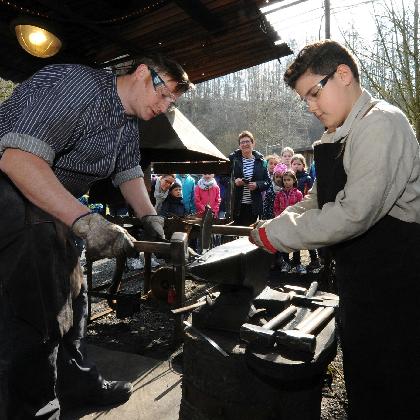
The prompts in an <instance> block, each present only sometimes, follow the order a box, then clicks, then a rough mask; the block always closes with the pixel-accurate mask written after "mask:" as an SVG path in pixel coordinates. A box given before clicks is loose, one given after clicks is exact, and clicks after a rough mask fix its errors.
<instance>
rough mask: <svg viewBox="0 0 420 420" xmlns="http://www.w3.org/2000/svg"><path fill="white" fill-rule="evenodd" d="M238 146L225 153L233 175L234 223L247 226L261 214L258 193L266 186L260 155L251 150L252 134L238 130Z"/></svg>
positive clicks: (267, 179) (268, 184)
mask: <svg viewBox="0 0 420 420" xmlns="http://www.w3.org/2000/svg"><path fill="white" fill-rule="evenodd" d="M238 143H239V149H237V150H235V151H234V152H232V153H231V154H230V155H229V159H230V161H231V162H232V164H233V176H234V178H235V189H234V194H235V196H234V210H233V220H234V224H235V225H242V226H249V225H252V224H253V223H255V221H256V220H257V219H258V217H259V216H260V215H261V214H262V210H263V199H262V196H261V193H262V192H263V191H266V190H267V189H268V187H269V186H270V177H269V176H268V172H267V169H266V168H265V165H264V163H265V161H264V157H263V155H262V154H261V153H259V152H257V151H255V150H254V145H255V141H254V136H253V135H252V133H250V132H249V131H242V132H241V133H240V134H239V136H238Z"/></svg>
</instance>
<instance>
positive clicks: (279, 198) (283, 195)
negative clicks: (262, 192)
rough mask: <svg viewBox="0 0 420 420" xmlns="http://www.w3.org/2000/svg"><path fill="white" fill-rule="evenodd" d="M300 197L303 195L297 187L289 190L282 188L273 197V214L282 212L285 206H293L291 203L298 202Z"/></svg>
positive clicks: (300, 199)
mask: <svg viewBox="0 0 420 420" xmlns="http://www.w3.org/2000/svg"><path fill="white" fill-rule="evenodd" d="M302 199H303V195H302V193H301V192H300V191H299V190H298V189H297V188H292V189H291V190H289V191H286V190H285V189H284V188H282V189H281V190H280V191H279V192H278V193H277V194H276V198H275V199H274V207H273V210H274V216H278V215H280V214H282V213H283V211H284V209H285V208H286V207H289V206H293V204H296V203H299V201H302Z"/></svg>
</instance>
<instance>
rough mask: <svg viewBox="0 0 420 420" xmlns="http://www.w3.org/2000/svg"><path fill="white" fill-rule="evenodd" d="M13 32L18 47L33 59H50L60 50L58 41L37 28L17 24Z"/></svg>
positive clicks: (60, 44) (53, 36)
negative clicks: (33, 57) (32, 56)
mask: <svg viewBox="0 0 420 420" xmlns="http://www.w3.org/2000/svg"><path fill="white" fill-rule="evenodd" d="M15 32H16V37H17V39H18V41H19V44H20V46H21V47H22V48H23V49H24V50H25V51H26V52H28V53H29V54H32V55H34V56H35V57H40V58H48V57H52V56H53V55H55V54H57V53H58V51H60V49H61V46H62V43H61V41H60V39H59V38H58V37H57V36H55V35H54V34H53V33H51V32H49V31H47V30H46V29H44V28H41V27H39V26H35V25H29V24H17V25H16V26H15Z"/></svg>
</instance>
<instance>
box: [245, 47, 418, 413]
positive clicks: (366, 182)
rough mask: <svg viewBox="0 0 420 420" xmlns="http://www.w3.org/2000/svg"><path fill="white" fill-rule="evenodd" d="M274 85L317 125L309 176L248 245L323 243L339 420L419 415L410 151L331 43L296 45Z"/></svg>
mask: <svg viewBox="0 0 420 420" xmlns="http://www.w3.org/2000/svg"><path fill="white" fill-rule="evenodd" d="M284 79H285V81H286V83H287V84H288V85H289V86H290V87H292V88H293V89H294V90H295V91H296V92H297V93H298V94H299V96H300V97H301V98H302V99H303V100H305V101H306V103H307V104H308V106H309V110H310V111H311V112H312V113H313V114H314V115H315V116H316V117H317V118H318V119H319V120H320V121H321V122H322V123H323V124H324V126H325V127H326V128H327V132H326V133H325V134H324V136H323V138H322V139H321V140H322V141H321V144H319V145H317V146H315V161H316V172H317V180H316V182H315V185H314V187H313V188H312V190H311V191H310V193H309V194H308V196H307V197H306V198H305V199H304V200H303V201H301V202H300V203H299V204H297V205H295V206H292V207H289V208H287V209H286V211H285V212H284V213H283V214H282V215H281V216H279V217H278V218H275V219H273V220H270V221H267V222H265V223H263V224H262V225H261V226H258V227H257V228H256V229H254V230H253V231H252V232H251V236H250V239H251V241H253V242H254V243H256V244H258V245H259V246H261V247H263V248H265V249H267V250H269V251H270V252H274V251H276V250H280V251H286V252H289V251H294V250H299V249H315V248H320V247H324V246H328V247H330V249H331V250H332V253H333V256H334V258H335V261H336V276H337V280H338V288H339V295H340V309H339V317H338V318H339V319H338V320H339V331H340V339H341V344H342V349H343V363H344V374H345V380H346V388H347V393H348V400H349V418H350V419H370V420H371V419H396V418H398V419H414V418H420V409H419V405H418V402H417V400H418V396H419V395H420V328H419V321H420V305H419V297H418V296H419V292H420V274H419V273H420V258H419V257H418V252H419V249H420V157H419V144H418V143H417V141H416V138H415V135H414V132H413V130H412V128H411V126H410V124H409V123H408V121H407V118H406V117H405V115H404V114H403V113H402V112H401V111H400V110H399V109H398V108H396V107H394V106H392V105H390V104H388V103H386V102H385V101H379V100H376V99H373V98H372V97H371V96H370V94H369V93H368V92H367V91H365V90H364V89H362V88H361V86H360V83H359V72H358V68H357V65H356V63H355V61H354V59H353V57H352V56H351V55H350V53H349V52H348V51H347V50H346V49H345V48H343V47H342V46H341V45H340V44H338V43H336V42H334V41H329V40H326V41H322V42H317V43H315V44H311V45H308V46H306V47H305V48H304V49H303V50H302V51H301V52H300V53H299V54H298V56H297V58H296V59H295V61H294V62H293V63H292V64H291V65H290V67H289V68H288V69H287V71H286V73H285V76H284Z"/></svg>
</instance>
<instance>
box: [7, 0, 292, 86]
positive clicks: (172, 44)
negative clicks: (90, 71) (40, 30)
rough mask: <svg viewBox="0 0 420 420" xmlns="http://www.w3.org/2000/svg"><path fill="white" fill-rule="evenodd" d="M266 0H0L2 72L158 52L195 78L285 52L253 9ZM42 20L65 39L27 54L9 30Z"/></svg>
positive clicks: (104, 62)
mask: <svg viewBox="0 0 420 420" xmlns="http://www.w3.org/2000/svg"><path fill="white" fill-rule="evenodd" d="M263 5H266V2H265V0H143V1H139V0H107V1H103V0H60V1H57V0H32V1H31V0H0V54H1V57H2V59H1V60H0V77H2V78H4V79H10V80H13V81H14V82H20V81H22V80H24V79H26V78H27V77H29V76H30V75H31V74H33V73H34V72H35V71H36V70H38V69H39V68H41V67H43V66H44V65H46V64H48V63H57V62H61V63H83V64H87V65H90V66H93V67H107V66H110V65H112V64H117V63H120V62H126V61H128V60H131V59H135V58H136V57H139V56H142V55H145V54H146V55H147V53H148V52H151V51H155V52H156V51H158V52H161V53H163V54H166V55H168V56H170V57H172V58H174V59H176V60H177V61H178V62H179V63H180V64H182V66H183V67H184V68H185V70H186V71H187V73H188V74H189V76H190V78H191V80H192V81H193V82H195V83H198V82H202V81H205V80H209V79H212V78H215V77H219V76H222V75H225V74H228V73H231V72H234V71H238V70H241V69H243V68H247V67H251V66H254V65H257V64H260V63H263V62H266V61H269V60H272V59H276V58H280V57H283V56H285V55H288V54H291V53H292V51H291V50H290V48H289V47H288V45H286V44H280V45H277V46H275V45H274V41H275V40H276V39H277V35H276V33H275V32H274V31H273V30H272V28H271V26H269V24H268V23H267V21H266V20H265V18H264V17H263V15H262V14H261V13H260V11H259V7H260V6H263ZM22 15H24V16H29V17H31V19H33V20H34V24H35V22H36V19H42V20H43V21H44V23H47V24H48V25H49V26H50V27H51V29H52V31H53V32H55V33H56V34H57V35H58V36H59V37H60V38H61V39H62V41H63V43H64V48H63V49H62V50H61V51H60V52H59V53H58V54H57V55H56V56H54V57H52V58H50V59H40V58H36V57H32V56H31V55H29V54H28V53H26V52H25V51H24V50H23V49H22V48H21V47H20V45H19V44H18V42H17V40H16V36H15V34H14V31H13V30H12V28H11V23H12V21H13V20H15V19H17V18H18V17H20V16H22Z"/></svg>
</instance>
